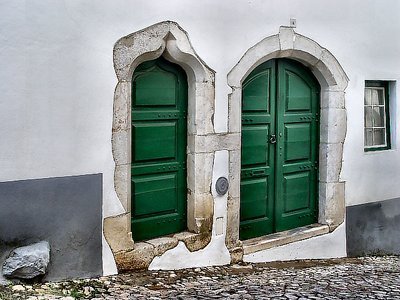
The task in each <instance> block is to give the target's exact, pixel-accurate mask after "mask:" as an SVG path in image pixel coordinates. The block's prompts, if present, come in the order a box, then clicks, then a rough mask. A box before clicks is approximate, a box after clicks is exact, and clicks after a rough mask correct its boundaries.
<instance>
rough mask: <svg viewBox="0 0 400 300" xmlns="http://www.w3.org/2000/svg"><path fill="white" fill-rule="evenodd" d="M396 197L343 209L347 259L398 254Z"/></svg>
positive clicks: (399, 225) (399, 212) (399, 208)
mask: <svg viewBox="0 0 400 300" xmlns="http://www.w3.org/2000/svg"><path fill="white" fill-rule="evenodd" d="M399 228H400V198H397V199H391V200H386V201H380V202H374V203H368V204H361V205H355V206H349V207H347V209H346V235H347V254H348V256H353V257H354V256H362V255H371V254H374V255H391V254H395V255H399V254H400V238H399Z"/></svg>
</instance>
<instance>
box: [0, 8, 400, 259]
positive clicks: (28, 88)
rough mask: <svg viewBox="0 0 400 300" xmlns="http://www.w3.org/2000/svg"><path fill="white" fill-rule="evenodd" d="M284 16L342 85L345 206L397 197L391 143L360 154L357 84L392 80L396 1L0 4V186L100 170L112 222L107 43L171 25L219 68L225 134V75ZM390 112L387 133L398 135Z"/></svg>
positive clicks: (220, 125)
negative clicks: (340, 75)
mask: <svg viewBox="0 0 400 300" xmlns="http://www.w3.org/2000/svg"><path fill="white" fill-rule="evenodd" d="M290 18H296V19H297V28H296V31H297V32H298V33H300V34H304V35H306V36H308V37H310V38H312V39H314V40H315V41H317V42H318V43H320V44H321V45H322V46H323V47H325V48H327V49H329V50H330V51H331V52H332V53H333V55H334V56H335V57H336V58H337V59H338V61H339V62H340V63H341V64H342V66H343V68H344V70H345V71H346V73H347V75H348V77H349V78H350V83H349V86H348V88H347V90H346V106H347V110H348V116H349V117H348V127H347V128H348V132H347V137H346V143H345V149H344V164H343V170H342V179H343V180H345V181H346V199H347V205H354V204H358V203H364V202H370V201H377V200H384V199H389V198H396V197H400V190H399V189H397V188H393V186H394V183H397V182H400V172H399V170H400V154H399V147H398V144H397V139H396V142H395V143H394V145H393V149H392V150H390V151H384V152H375V153H364V151H363V106H362V105H363V87H364V80H366V79H385V80H386V79H387V80H396V81H399V80H400V55H398V54H399V53H400V39H399V38H398V36H399V32H400V21H399V20H400V1H397V0H385V1H375V0H352V1H348V0H338V1H319V0H268V1H265V0H251V1H229V0H219V1H213V0H203V1H185V0H170V1H167V2H166V1H163V0H153V1H148V0H135V1H127V0H114V1H94V0H92V1H83V0H68V1H61V0H58V1H55V0H30V1H24V0H14V1H6V0H0V28H1V29H0V30H1V31H0V65H1V68H0V92H1V96H0V123H1V126H0V136H1V143H0V181H9V180H17V179H29V178H41V177H54V176H67V175H80V174H88V173H103V174H104V191H103V192H104V216H110V215H115V214H118V213H121V212H122V210H123V208H122V206H121V205H120V203H119V201H117V198H116V194H115V191H114V187H113V172H114V162H113V158H112V153H111V123H112V105H113V92H114V88H115V85H116V82H117V81H116V76H115V74H114V70H113V62H112V49H113V45H114V43H115V42H116V41H117V40H118V39H119V38H120V37H122V36H125V35H127V34H129V33H132V32H135V31H138V30H140V29H142V28H144V27H147V26H149V25H152V24H154V23H157V22H160V21H163V20H172V21H176V22H178V23H179V24H180V25H181V26H182V27H183V28H184V29H185V30H186V31H187V32H188V33H189V37H190V39H191V42H192V44H193V47H194V49H196V51H197V53H198V54H199V56H200V57H201V58H202V59H203V60H204V61H205V62H206V63H207V64H208V65H209V66H210V67H211V68H212V69H214V70H215V71H216V84H215V88H216V114H215V130H216V131H217V132H224V131H226V125H227V95H228V93H229V92H230V89H229V88H228V85H227V83H226V75H227V73H228V72H229V71H230V70H231V69H232V67H233V66H234V65H235V64H236V63H237V62H238V61H239V59H240V57H241V56H242V55H243V54H244V52H245V51H246V50H247V49H248V48H250V47H251V46H253V45H254V44H256V43H257V42H259V41H260V40H261V39H263V38H264V37H266V36H269V35H273V34H277V33H278V30H279V26H281V25H288V24H289V19H290ZM396 93H397V95H400V91H399V85H398V84H397V86H396ZM394 100H395V99H394ZM393 107H394V108H395V109H393V110H392V116H393V117H392V122H393V125H392V128H395V131H396V132H400V131H399V129H400V128H399V126H400V125H399V122H398V121H397V120H395V118H394V116H398V115H399V106H398V105H394V106H393ZM238 163H239V162H238ZM107 253H108V252H107ZM108 257H109V259H111V257H110V255H108Z"/></svg>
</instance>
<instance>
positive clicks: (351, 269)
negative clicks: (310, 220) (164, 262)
mask: <svg viewBox="0 0 400 300" xmlns="http://www.w3.org/2000/svg"><path fill="white" fill-rule="evenodd" d="M0 299H29V300H39V299H62V300H73V299H96V300H100V299H151V300H156V299H400V257H397V256H388V257H365V258H357V259H354V258H353V259H350V258H346V259H336V260H317V261H295V262H277V263H268V264H242V265H233V266H224V267H207V268H196V269H186V270H181V271H143V272H135V273H131V274H121V275H117V276H108V277H101V278H96V279H85V280H73V281H64V282H57V283H44V284H39V283H36V284H23V283H14V284H9V285H4V286H0Z"/></svg>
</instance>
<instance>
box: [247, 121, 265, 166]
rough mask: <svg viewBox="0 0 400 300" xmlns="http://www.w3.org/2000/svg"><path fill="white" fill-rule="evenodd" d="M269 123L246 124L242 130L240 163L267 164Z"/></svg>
mask: <svg viewBox="0 0 400 300" xmlns="http://www.w3.org/2000/svg"><path fill="white" fill-rule="evenodd" d="M268 128H269V125H253V126H246V127H244V128H243V130H242V139H243V140H244V141H246V143H245V144H244V145H243V156H242V165H248V166H250V165H253V166H254V165H261V166H268V163H269V162H268V150H269V149H268V148H269V147H268V144H267V143H266V141H267V140H268V137H269V130H268Z"/></svg>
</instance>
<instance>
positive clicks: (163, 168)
mask: <svg viewBox="0 0 400 300" xmlns="http://www.w3.org/2000/svg"><path fill="white" fill-rule="evenodd" d="M186 115H187V79H186V74H185V72H184V70H183V69H182V68H181V67H179V66H178V65H175V64H172V63H170V62H168V61H167V60H165V59H164V58H162V57H161V58H158V59H156V60H153V61H149V62H145V63H142V64H141V65H139V66H138V67H137V68H136V70H135V72H134V74H133V78H132V165H131V171H132V172H131V174H132V176H131V180H132V184H131V195H132V235H133V239H134V240H143V239H150V238H154V237H158V236H162V235H167V234H171V233H175V232H179V231H182V230H184V229H186V190H187V188H186V144H187V141H186V140H187V138H186V136H187V133H186V131H187V130H186V127H187V125H186Z"/></svg>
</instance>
